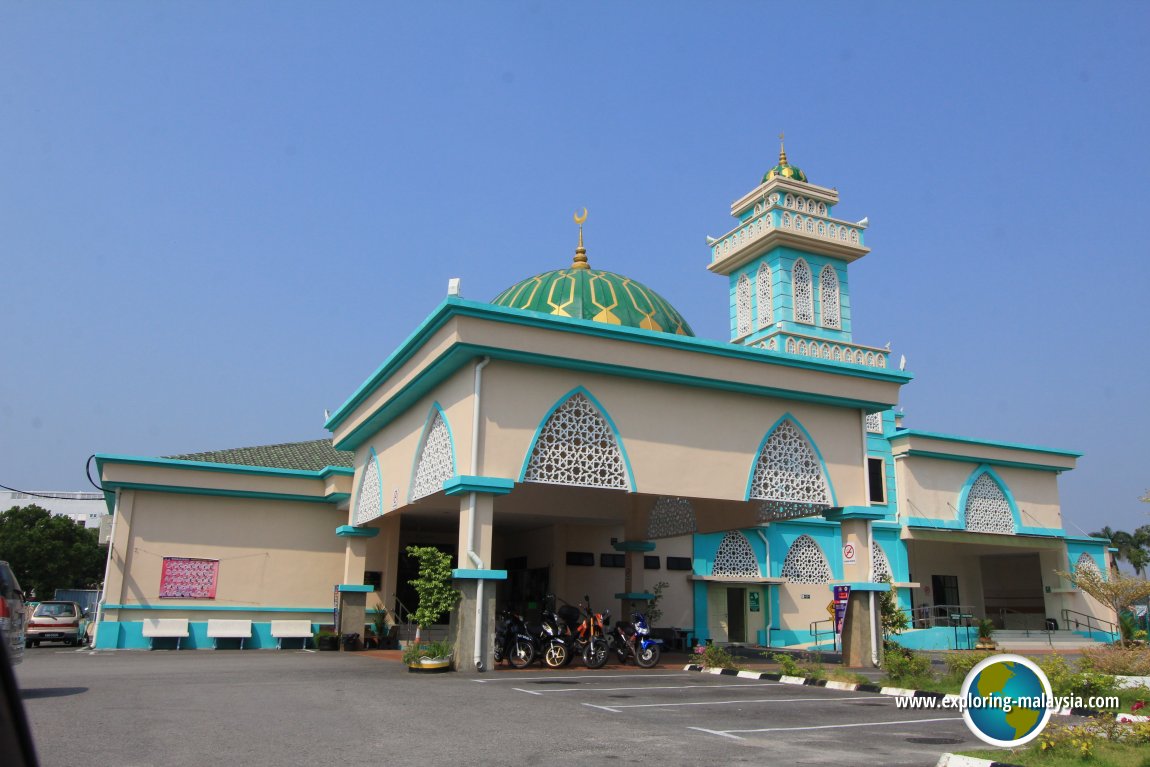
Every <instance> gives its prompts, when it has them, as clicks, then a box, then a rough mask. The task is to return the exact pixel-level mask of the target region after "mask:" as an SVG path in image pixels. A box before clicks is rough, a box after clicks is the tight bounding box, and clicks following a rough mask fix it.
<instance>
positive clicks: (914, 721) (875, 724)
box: [687, 716, 962, 740]
mask: <svg viewBox="0 0 1150 767" xmlns="http://www.w3.org/2000/svg"><path fill="white" fill-rule="evenodd" d="M961 719H962V717H961V716H943V717H939V718H937V719H903V720H900V721H897V722H848V723H847V724H818V725H811V726H809V727H764V728H762V729H757V730H708V729H706V728H705V727H688V728H687V729H689V730H698V731H699V732H705V733H707V734H709V735H722V736H723V737H725V738H734V739H735V740H745V738H743V737H742V736H740V735H735V734H733V733H736V732H740V733H744V734H751V733H760V732H798V731H802V730H841V729H846V728H848V727H889V726H891V725H896V724H919V723H920V722H923V723H925V722H954V721H960V720H961Z"/></svg>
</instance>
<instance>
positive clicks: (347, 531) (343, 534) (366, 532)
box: [335, 525, 379, 538]
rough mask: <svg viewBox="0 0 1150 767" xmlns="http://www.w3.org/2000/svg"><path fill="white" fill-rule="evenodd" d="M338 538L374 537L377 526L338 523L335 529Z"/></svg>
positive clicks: (377, 533) (377, 532)
mask: <svg viewBox="0 0 1150 767" xmlns="http://www.w3.org/2000/svg"><path fill="white" fill-rule="evenodd" d="M335 534H336V535H338V536H339V537H340V538H374V537H375V536H377V535H379V528H378V527H356V526H355V525H340V526H339V527H337V528H336V529H335Z"/></svg>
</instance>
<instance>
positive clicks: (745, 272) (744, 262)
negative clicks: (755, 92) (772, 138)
mask: <svg viewBox="0 0 1150 767" xmlns="http://www.w3.org/2000/svg"><path fill="white" fill-rule="evenodd" d="M838 201H839V194H838V191H837V190H835V189H828V188H826V187H822V186H817V185H815V184H812V183H811V182H810V181H808V180H807V176H806V174H805V173H803V171H802V170H800V169H799V168H798V167H796V166H794V165H791V164H790V162H789V161H788V160H787V152H786V148H785V146H784V145H783V136H782V135H781V134H780V136H779V162H778V164H777V165H775V166H774V167H773V168H771V169H769V170H768V171H767V172H766V173H765V174H763V180H762V182H761V183H760V184H759V185H758V186H757V187H755V188H754V189H753V190H751V191H750V192H748V193H747V194H745V195H743V196H742V197H741V198H739V199H738V200H736V201H735V202H734V203H732V205H731V215H732V216H734V217H735V218H736V219H738V221H739V223H738V225H737V226H736V227H735V228H734V229H732V230H731V231H730V232H727V233H726V234H724V235H723V236H722V237H719V238H718V239H712V238H710V237H708V238H707V243H708V244H709V245H710V248H711V263H710V265H709V266H708V267H707V268H708V269H710V270H711V271H712V272H715V273H717V274H722V275H726V277H727V278H728V279H729V280H730V289H731V341H732V342H733V343H738V344H745V345H748V346H756V347H760V348H764V349H773V350H776V351H781V352H787V353H791V354H802V355H804V356H808V357H823V358H826V359H830V360H833V361H839V362H849V363H854V364H864V365H869V366H872V367H887V365H888V363H889V352H888V351H887V350H885V349H875V348H873V347H860V346H858V345H856V344H854V343H853V342H852V335H851V304H850V289H849V285H850V283H849V282H848V280H847V266H848V265H849V264H850V263H851V262H853V261H855V260H856V259H859V258H862V257H863V256H865V255H866V254H867V253H869V252H870V249H869V248H867V247H866V246H865V245H864V244H863V233H864V231H865V230H866V227H867V220H866V219H865V218H864V219H863V220H862V221H857V222H851V221H843V220H841V219H837V218H835V217H834V216H833V213H832V211H833V209H834V207H835V206H836V205H837V204H838Z"/></svg>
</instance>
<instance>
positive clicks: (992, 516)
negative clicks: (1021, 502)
mask: <svg viewBox="0 0 1150 767" xmlns="http://www.w3.org/2000/svg"><path fill="white" fill-rule="evenodd" d="M963 513H964V515H965V517H966V529H967V530H969V531H971V532H976V533H999V534H1003V535H1011V534H1013V533H1014V515H1013V514H1011V511H1010V501H1009V500H1007V498H1006V493H1004V492H1003V491H1002V487H1001V486H999V484H998V482H996V481H995V480H994V477H992V476H991V475H990V473H989V472H986V471H984V472H983V473H982V474H980V475H979V476H978V478H977V479H975V480H974V484H972V485H971V486H970V490H969V491H968V492H967V494H966V504H965V505H964V506H963Z"/></svg>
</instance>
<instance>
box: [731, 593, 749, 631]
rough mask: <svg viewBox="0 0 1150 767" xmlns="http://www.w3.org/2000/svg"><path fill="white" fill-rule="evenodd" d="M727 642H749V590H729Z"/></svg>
mask: <svg viewBox="0 0 1150 767" xmlns="http://www.w3.org/2000/svg"><path fill="white" fill-rule="evenodd" d="M727 641H728V642H746V641H747V590H746V589H741V588H730V587H728V588H727Z"/></svg>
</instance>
